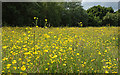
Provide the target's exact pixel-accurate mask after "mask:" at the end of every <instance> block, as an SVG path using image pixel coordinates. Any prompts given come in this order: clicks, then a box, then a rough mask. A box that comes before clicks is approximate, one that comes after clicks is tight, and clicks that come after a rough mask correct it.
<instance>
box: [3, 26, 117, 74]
mask: <svg viewBox="0 0 120 75" xmlns="http://www.w3.org/2000/svg"><path fill="white" fill-rule="evenodd" d="M34 31H35V33H34ZM118 34H119V33H118V28H117V27H109V28H108V27H86V28H77V27H71V28H68V27H65V28H46V29H44V28H39V27H36V28H35V27H33V28H30V27H26V28H25V27H3V29H2V72H3V73H7V72H11V73H19V72H27V73H36V72H37V73H56V72H57V73H73V72H75V73H104V72H105V73H117V72H118V61H117V59H118V37H117V36H118ZM34 50H35V52H34Z"/></svg>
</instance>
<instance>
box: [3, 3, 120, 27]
mask: <svg viewBox="0 0 120 75" xmlns="http://www.w3.org/2000/svg"><path fill="white" fill-rule="evenodd" d="M2 7H3V8H2V9H3V10H2V13H3V17H2V18H3V19H2V20H3V26H35V24H34V23H33V22H35V20H34V17H38V22H37V25H38V26H41V27H44V26H45V19H47V25H50V26H53V27H57V26H70V27H72V26H80V22H82V24H83V26H105V25H107V24H111V25H114V26H118V20H119V19H118V14H119V11H120V10H118V11H116V12H114V10H113V8H112V7H102V6H100V5H98V6H93V7H91V8H89V9H88V10H87V11H86V10H84V9H83V7H82V6H81V3H80V2H5V3H4V2H3V4H2Z"/></svg>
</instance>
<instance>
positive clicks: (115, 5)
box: [82, 2, 118, 11]
mask: <svg viewBox="0 0 120 75" xmlns="http://www.w3.org/2000/svg"><path fill="white" fill-rule="evenodd" d="M97 5H101V6H104V7H112V8H113V9H114V11H117V10H118V2H82V6H83V8H84V9H85V10H87V9H88V8H90V7H93V6H97Z"/></svg>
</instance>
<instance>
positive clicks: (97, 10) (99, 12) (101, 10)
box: [87, 5, 114, 19]
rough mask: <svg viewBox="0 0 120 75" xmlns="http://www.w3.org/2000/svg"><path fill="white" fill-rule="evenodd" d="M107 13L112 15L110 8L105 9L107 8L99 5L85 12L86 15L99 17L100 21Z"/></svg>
mask: <svg viewBox="0 0 120 75" xmlns="http://www.w3.org/2000/svg"><path fill="white" fill-rule="evenodd" d="M107 12H110V13H113V12H114V10H113V9H112V7H108V8H107V7H102V6H100V5H98V6H93V7H91V8H89V9H88V10H87V13H91V14H93V15H94V16H96V17H97V16H99V17H100V19H102V18H103V17H104V16H105V15H106V13H107Z"/></svg>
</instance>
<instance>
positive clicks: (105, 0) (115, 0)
mask: <svg viewBox="0 0 120 75" xmlns="http://www.w3.org/2000/svg"><path fill="white" fill-rule="evenodd" d="M119 1H120V0H82V2H119Z"/></svg>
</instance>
